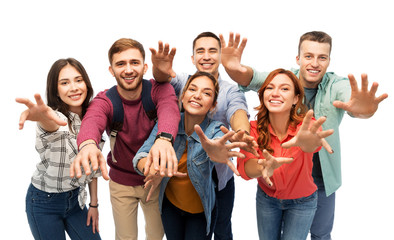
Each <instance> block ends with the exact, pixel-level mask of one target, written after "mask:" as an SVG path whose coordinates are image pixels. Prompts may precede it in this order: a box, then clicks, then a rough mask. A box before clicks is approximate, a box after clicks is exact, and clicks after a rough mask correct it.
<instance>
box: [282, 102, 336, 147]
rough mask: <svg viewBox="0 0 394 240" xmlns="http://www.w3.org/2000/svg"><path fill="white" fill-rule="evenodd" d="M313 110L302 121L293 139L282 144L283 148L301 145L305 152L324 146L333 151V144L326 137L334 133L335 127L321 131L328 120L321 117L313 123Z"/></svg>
mask: <svg viewBox="0 0 394 240" xmlns="http://www.w3.org/2000/svg"><path fill="white" fill-rule="evenodd" d="M312 116H313V110H309V111H308V112H307V113H306V115H305V117H304V121H303V122H302V125H301V128H300V130H299V131H298V133H297V135H295V136H294V137H293V138H292V139H290V140H289V141H287V142H285V143H283V144H282V147H283V148H290V147H300V148H301V150H302V151H304V152H314V151H315V150H316V148H318V147H320V146H323V147H324V148H325V149H326V150H327V152H329V153H333V152H334V151H333V150H332V149H331V146H330V145H329V144H328V143H327V141H326V140H325V139H324V138H326V137H328V136H330V135H331V134H333V133H334V130H333V129H330V130H325V131H319V132H318V130H319V128H320V127H321V125H322V124H323V123H324V122H325V121H326V118H325V117H320V118H319V119H318V120H316V121H315V122H314V123H312V124H311V119H312Z"/></svg>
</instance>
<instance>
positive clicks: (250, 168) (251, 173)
mask: <svg viewBox="0 0 394 240" xmlns="http://www.w3.org/2000/svg"><path fill="white" fill-rule="evenodd" d="M257 161H258V160H257V159H256V158H252V159H249V160H248V161H247V162H246V163H245V173H246V175H247V176H248V177H250V178H258V177H260V176H262V174H261V165H260V164H258V163H257Z"/></svg>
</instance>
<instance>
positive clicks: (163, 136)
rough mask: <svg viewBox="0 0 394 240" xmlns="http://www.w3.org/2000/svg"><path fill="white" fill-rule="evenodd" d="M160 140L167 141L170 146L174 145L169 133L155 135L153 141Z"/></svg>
mask: <svg viewBox="0 0 394 240" xmlns="http://www.w3.org/2000/svg"><path fill="white" fill-rule="evenodd" d="M158 138H160V139H164V140H167V141H169V142H170V143H171V144H172V145H174V137H173V136H172V134H170V133H166V132H161V133H159V134H157V136H156V139H155V141H156V140H157V139H158Z"/></svg>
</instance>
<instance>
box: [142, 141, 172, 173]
mask: <svg viewBox="0 0 394 240" xmlns="http://www.w3.org/2000/svg"><path fill="white" fill-rule="evenodd" d="M152 164H153V169H154V170H155V171H160V175H161V176H165V175H168V176H169V177H172V175H173V174H176V173H177V171H178V158H177V157H176V154H175V151H174V148H173V146H172V144H171V142H169V141H167V140H164V139H160V138H158V139H157V140H156V141H155V143H154V144H153V146H152V148H151V149H150V151H149V153H148V156H147V160H146V163H145V172H144V175H145V176H146V175H147V174H148V171H149V169H150V166H151V165H152Z"/></svg>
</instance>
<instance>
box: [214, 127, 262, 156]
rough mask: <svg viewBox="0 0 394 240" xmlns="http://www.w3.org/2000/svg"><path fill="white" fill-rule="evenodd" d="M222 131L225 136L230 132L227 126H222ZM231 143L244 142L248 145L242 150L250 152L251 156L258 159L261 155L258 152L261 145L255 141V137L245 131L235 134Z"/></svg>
mask: <svg viewBox="0 0 394 240" xmlns="http://www.w3.org/2000/svg"><path fill="white" fill-rule="evenodd" d="M220 130H222V132H223V133H224V134H226V133H228V132H229V130H228V129H227V128H226V127H225V126H221V127H220ZM229 141H230V142H244V143H246V145H245V146H244V147H241V149H242V150H244V151H247V152H250V153H251V154H253V155H254V156H256V157H259V154H258V153H257V150H256V148H258V147H259V145H258V144H257V142H256V141H255V140H254V137H252V136H249V135H248V134H246V132H245V131H244V130H241V131H239V132H237V133H235V134H234V135H233V136H232V137H231V138H230V139H229Z"/></svg>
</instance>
